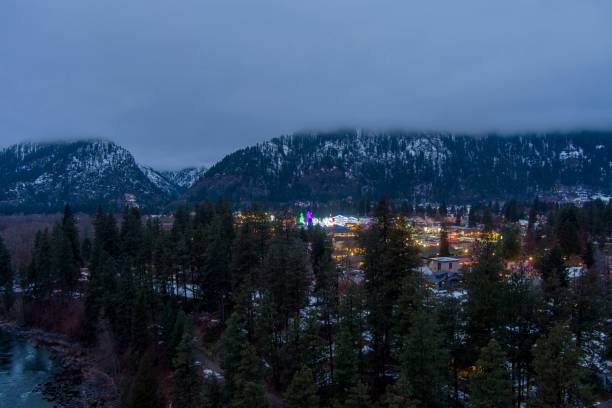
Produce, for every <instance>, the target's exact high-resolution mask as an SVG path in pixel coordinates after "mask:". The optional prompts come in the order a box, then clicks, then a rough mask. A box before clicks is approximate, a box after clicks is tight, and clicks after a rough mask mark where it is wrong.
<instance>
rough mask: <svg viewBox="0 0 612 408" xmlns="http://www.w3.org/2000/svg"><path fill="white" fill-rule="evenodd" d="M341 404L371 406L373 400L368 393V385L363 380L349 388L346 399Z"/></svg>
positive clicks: (348, 407)
mask: <svg viewBox="0 0 612 408" xmlns="http://www.w3.org/2000/svg"><path fill="white" fill-rule="evenodd" d="M339 406H340V407H341V408H370V407H371V406H372V402H371V400H370V396H369V394H368V387H367V386H366V385H365V384H364V383H362V382H361V381H359V382H357V384H355V385H354V386H353V387H352V388H351V389H350V390H349V393H348V396H347V397H346V400H345V401H344V402H343V403H341V404H339Z"/></svg>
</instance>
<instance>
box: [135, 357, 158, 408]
mask: <svg viewBox="0 0 612 408" xmlns="http://www.w3.org/2000/svg"><path fill="white" fill-rule="evenodd" d="M157 407H161V398H160V395H159V383H158V381H157V378H156V376H155V364H154V359H153V353H150V352H149V353H147V354H145V355H144V357H143V358H142V359H141V360H140V364H139V366H138V372H137V374H136V378H135V380H134V384H133V385H132V392H131V399H130V402H129V408H157Z"/></svg>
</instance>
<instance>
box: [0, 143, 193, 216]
mask: <svg viewBox="0 0 612 408" xmlns="http://www.w3.org/2000/svg"><path fill="white" fill-rule="evenodd" d="M185 190H186V187H185V186H179V185H175V184H173V183H172V182H171V181H168V180H166V179H165V178H164V177H163V176H161V175H160V174H159V172H157V171H155V170H153V169H151V168H148V167H145V166H140V165H139V164H138V163H137V162H136V160H135V158H134V157H133V155H132V154H131V153H130V152H129V151H128V150H127V149H125V148H123V147H121V146H119V145H117V144H115V143H114V142H112V141H109V140H104V139H83V140H71V141H56V142H40V143H37V142H31V141H28V142H24V143H18V144H15V145H12V146H8V147H5V148H3V149H1V150H0V211H1V212H4V213H14V212H26V213H32V212H54V211H58V210H60V209H61V207H62V206H63V205H64V203H66V202H69V203H71V204H72V205H73V206H74V207H75V209H77V210H81V211H93V210H95V208H96V207H98V206H100V205H101V206H105V207H109V208H116V209H117V208H120V207H121V206H123V205H124V204H125V200H126V197H127V196H128V195H129V196H133V198H134V199H135V203H136V204H137V205H139V206H141V207H142V208H143V209H146V210H158V209H163V208H165V206H166V205H167V203H168V202H169V201H171V200H173V199H175V198H176V197H178V196H180V194H182V193H183V192H184V191H185ZM132 204H134V203H133V202H132Z"/></svg>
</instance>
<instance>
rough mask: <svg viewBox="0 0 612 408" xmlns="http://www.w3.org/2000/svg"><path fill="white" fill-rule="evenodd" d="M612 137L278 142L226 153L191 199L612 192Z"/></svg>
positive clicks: (318, 137)
mask: <svg viewBox="0 0 612 408" xmlns="http://www.w3.org/2000/svg"><path fill="white" fill-rule="evenodd" d="M610 147H612V133H610V132H608V133H605V132H575V133H564V134H538V135H517V136H512V135H508V136H497V135H489V136H480V137H474V136H468V135H453V134H443V133H432V134H426V133H409V132H387V133H377V132H363V131H356V130H342V131H335V132H327V133H315V134H296V135H292V136H284V137H280V138H276V139H272V140H270V141H268V142H264V143H260V144H258V145H256V146H252V147H248V148H245V149H241V150H238V151H236V152H235V153H232V154H230V155H228V156H226V157H225V158H224V159H223V160H221V161H220V162H219V163H217V164H216V165H215V166H213V167H212V168H210V169H209V171H208V172H207V173H206V174H205V175H204V176H203V177H202V178H201V179H200V181H199V182H198V183H196V184H195V185H194V187H193V188H192V189H190V190H189V191H188V192H187V194H186V198H187V199H189V200H192V201H197V200H201V199H212V198H215V197H218V196H221V195H223V196H226V197H228V198H229V199H231V200H232V201H234V202H238V203H243V204H247V203H248V202H250V201H260V202H269V203H287V202H292V201H314V202H328V201H335V200H345V201H346V200H359V199H364V198H368V199H375V198H377V197H379V196H382V195H386V196H387V197H389V198H400V199H409V200H413V199H416V200H417V201H418V200H432V199H433V200H445V201H447V202H457V201H468V200H474V199H491V198H494V199H503V198H505V197H511V196H513V197H525V198H530V197H531V198H532V197H533V196H534V195H535V194H542V193H545V192H547V191H551V190H552V189H554V188H557V187H558V186H578V185H582V186H586V187H589V188H593V189H597V190H601V191H605V192H610V191H611V190H612V149H610Z"/></svg>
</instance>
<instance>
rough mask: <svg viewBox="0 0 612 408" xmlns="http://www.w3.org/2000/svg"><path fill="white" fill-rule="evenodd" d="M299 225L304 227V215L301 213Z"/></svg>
mask: <svg viewBox="0 0 612 408" xmlns="http://www.w3.org/2000/svg"><path fill="white" fill-rule="evenodd" d="M298 224H300V225H304V213H300V218H298Z"/></svg>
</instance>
